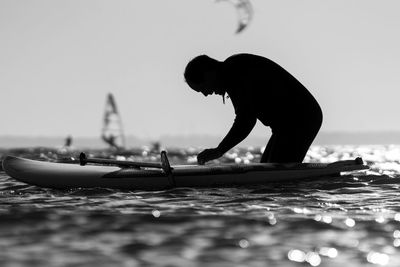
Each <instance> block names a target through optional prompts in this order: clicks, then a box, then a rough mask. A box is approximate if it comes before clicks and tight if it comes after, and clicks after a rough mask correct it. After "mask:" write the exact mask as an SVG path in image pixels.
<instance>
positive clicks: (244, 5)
mask: <svg viewBox="0 0 400 267" xmlns="http://www.w3.org/2000/svg"><path fill="white" fill-rule="evenodd" d="M222 1H228V2H230V3H231V4H233V5H234V6H235V7H236V10H237V14H238V20H239V24H238V28H237V29H236V33H240V32H242V31H243V30H244V29H245V28H246V27H247V26H248V25H249V23H250V21H251V19H252V17H253V8H252V6H251V3H250V1H249V0H217V2H222Z"/></svg>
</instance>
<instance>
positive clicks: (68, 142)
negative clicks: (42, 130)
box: [64, 135, 72, 147]
mask: <svg viewBox="0 0 400 267" xmlns="http://www.w3.org/2000/svg"><path fill="white" fill-rule="evenodd" d="M71 146H72V136H71V135H68V136H67V137H66V138H65V142H64V147H71Z"/></svg>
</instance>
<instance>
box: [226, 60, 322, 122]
mask: <svg viewBox="0 0 400 267" xmlns="http://www.w3.org/2000/svg"><path fill="white" fill-rule="evenodd" d="M223 66H224V67H223V71H222V80H223V84H224V86H225V87H226V88H225V89H226V91H227V93H228V95H229V96H230V98H231V99H232V103H233V105H234V107H235V112H236V114H237V115H244V116H255V117H257V118H258V119H259V120H260V121H261V122H263V124H265V125H269V126H273V125H279V124H281V123H287V122H288V121H290V122H293V121H298V120H299V119H303V118H304V117H305V116H311V115H312V113H313V112H314V111H315V109H316V108H318V109H319V106H318V103H317V102H316V101H315V99H314V98H313V96H312V95H311V94H310V93H309V91H308V90H307V89H306V88H305V87H304V86H303V85H302V84H301V83H300V82H299V81H298V80H297V79H296V78H295V77H293V76H292V75H291V74H290V73H289V72H287V71H286V70H285V69H283V68H282V67H281V66H279V65H278V64H276V63H275V62H273V61H271V60H269V59H267V58H264V57H261V56H257V55H251V54H238V55H233V56H231V57H229V58H227V59H226V60H225V61H224V62H223Z"/></svg>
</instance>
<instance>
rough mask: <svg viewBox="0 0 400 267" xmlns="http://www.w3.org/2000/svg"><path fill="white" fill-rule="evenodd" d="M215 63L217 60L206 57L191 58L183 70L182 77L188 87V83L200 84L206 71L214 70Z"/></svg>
mask: <svg viewBox="0 0 400 267" xmlns="http://www.w3.org/2000/svg"><path fill="white" fill-rule="evenodd" d="M217 63H218V61H217V60H215V59H213V58H210V57H209V56H206V55H201V56H197V57H195V58H193V59H192V60H191V61H190V62H189V63H188V64H187V66H186V68H185V72H184V77H185V80H186V82H187V83H188V84H189V85H190V83H201V82H202V81H204V76H205V75H204V74H205V73H206V71H208V70H212V69H213V68H215V66H216V64H217Z"/></svg>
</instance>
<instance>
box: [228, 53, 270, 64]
mask: <svg viewBox="0 0 400 267" xmlns="http://www.w3.org/2000/svg"><path fill="white" fill-rule="evenodd" d="M261 61H262V62H270V61H271V60H270V59H268V58H265V57H262V56H259V55H254V54H247V53H240V54H235V55H232V56H230V57H228V58H227V59H225V61H224V63H226V64H243V63H245V62H249V63H252V62H261Z"/></svg>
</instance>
